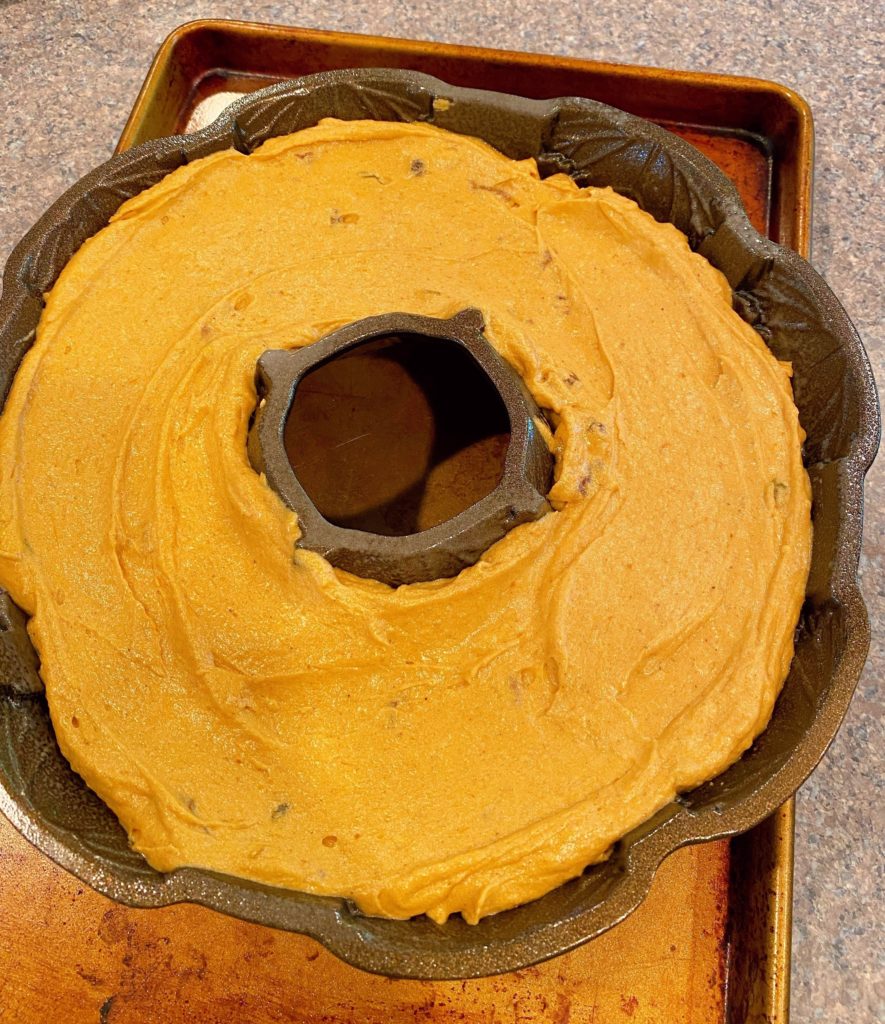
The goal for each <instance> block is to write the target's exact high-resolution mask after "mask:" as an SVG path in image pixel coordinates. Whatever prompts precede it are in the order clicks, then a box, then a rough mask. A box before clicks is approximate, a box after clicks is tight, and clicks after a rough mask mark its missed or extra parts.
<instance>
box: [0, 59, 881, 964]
mask: <svg viewBox="0 0 885 1024" xmlns="http://www.w3.org/2000/svg"><path fill="white" fill-rule="evenodd" d="M440 100H444V101H446V102H439V101H440ZM326 116H335V117H340V118H345V119H355V118H373V119H377V120H386V121H425V122H430V123H433V124H436V125H439V126H440V127H441V128H445V129H448V130H449V131H453V132H459V133H462V134H466V135H473V136H478V137H480V138H482V139H485V140H486V141H487V142H489V143H490V144H491V145H492V146H494V147H495V148H496V149H498V150H500V151H501V152H503V153H505V154H506V155H507V156H510V157H513V158H517V159H522V158H525V157H535V158H536V159H537V161H538V165H539V167H540V171H541V174H542V175H549V174H552V173H555V172H562V171H564V172H566V173H568V174H570V175H572V177H573V178H574V179H575V180H576V181H577V182H578V183H579V184H580V185H591V184H592V185H611V186H612V187H613V188H615V189H616V190H617V191H619V192H621V193H623V194H625V195H627V196H630V197H631V198H633V199H635V200H636V201H637V202H638V203H639V205H640V206H642V207H643V208H644V209H645V210H647V211H649V212H650V213H651V214H653V215H654V216H655V217H656V218H658V219H659V220H662V221H671V222H672V223H673V224H675V225H676V226H677V227H678V228H680V229H681V230H682V231H684V232H685V233H686V234H687V235H688V238H689V240H690V242H691V245H692V246H693V248H695V249H696V250H697V251H698V252H700V253H702V254H703V255H704V256H705V257H707V259H708V260H709V261H710V262H711V263H712V264H713V265H714V266H716V267H718V268H719V269H720V270H721V271H722V272H723V273H724V274H725V275H726V277H727V278H728V280H729V282H730V284H731V287H732V289H733V292H734V301H735V307H736V308H737V310H738V311H739V313H740V315H741V316H742V317H744V319H746V320H747V321H748V322H749V323H751V324H752V325H753V327H755V328H756V329H757V330H758V331H759V332H760V334H761V335H762V336H763V337H764V338H765V340H766V342H767V343H768V344H769V346H770V347H771V349H772V350H773V351H774V353H775V354H776V355H777V356H778V358H780V359H785V360H790V361H791V362H792V364H793V368H794V378H793V384H794V391H795V398H796V403H797V405H798V407H799V413H800V417H801V421H802V424H803V426H804V428H805V430H806V431H807V435H808V436H807V440H806V442H805V463H806V466H807V467H808V472H809V474H810V476H811V481H812V486H813V493H814V504H813V516H814V549H813V556H812V566H811V575H810V577H809V580H808V588H807V595H806V600H805V604H804V607H803V609H802V614H801V619H800V622H799V624H798V627H797V630H796V653H795V657H794V660H793V664H792V668H791V670H790V674H789V677H788V679H787V681H786V684H785V686H784V688H783V692H782V693H781V695H780V698H779V700H778V702H777V705H776V707H775V710H774V715H773V717H772V719H771V724H770V725H769V727H768V729H767V730H766V731H765V732H764V733H763V734H762V736H760V737H759V739H758V740H757V741H756V742H755V743H754V744H753V746H752V748H751V749H750V750H749V751H747V753H746V754H745V755H744V756H743V757H742V758H741V759H740V761H738V762H737V763H736V764H735V765H733V766H732V767H731V768H729V769H728V770H727V771H726V772H723V773H722V774H721V775H720V776H718V777H717V778H715V779H713V780H712V781H711V782H708V783H707V784H705V785H703V786H700V787H699V788H697V789H695V790H693V791H692V792H690V793H685V794H683V795H682V796H680V797H679V798H678V799H677V800H676V801H674V802H673V803H671V804H669V805H668V806H666V807H665V808H663V809H662V810H661V811H660V812H659V813H658V814H657V815H655V817H654V818H653V819H651V820H650V821H648V822H646V823H645V824H644V825H642V826H640V827H639V828H637V829H635V830H634V831H633V832H632V833H630V834H629V835H627V836H625V837H624V838H623V839H622V840H621V841H620V842H619V843H617V844H616V846H615V848H614V850H613V851H612V854H611V856H610V858H609V859H608V860H607V861H606V862H605V863H603V864H599V865H597V866H595V867H593V868H590V869H588V870H587V871H585V872H584V874H583V875H581V877H579V878H577V879H574V880H573V881H571V882H568V883H566V884H565V885H562V886H561V887H559V888H558V889H556V890H555V891H554V892H551V893H549V894H548V895H546V896H544V897H542V898H541V899H538V900H535V901H534V902H532V903H529V904H526V905H524V906H521V907H518V908H516V909H514V910H509V911H506V912H504V913H501V914H497V915H494V916H492V917H488V918H485V919H483V920H482V921H480V923H479V924H477V925H472V926H471V925H467V924H465V923H464V921H463V920H462V919H461V918H460V917H455V918H453V919H451V920H449V921H448V922H447V923H446V924H445V925H442V926H439V925H436V924H434V923H433V922H431V921H430V920H428V919H427V918H424V917H421V918H415V919H412V920H408V921H391V920H385V919H381V918H373V917H367V916H365V915H362V914H360V913H359V912H358V910H357V909H356V908H355V907H354V906H353V905H352V904H350V903H349V902H348V901H347V900H343V899H333V898H328V897H318V896H312V895H307V894H304V893H299V892H291V891H286V890H282V889H274V888H269V887H266V886H262V885H257V884H253V883H250V882H247V881H243V880H241V879H237V878H232V877H225V876H221V875H218V874H213V873H211V872H207V871H201V870H197V869H192V868H185V869H180V870H177V871H173V872H171V873H169V874H161V873H159V872H157V871H155V870H153V869H152V868H151V867H150V866H149V865H148V864H147V862H146V861H145V860H144V859H143V858H142V857H141V856H140V854H138V853H135V852H134V851H133V850H131V849H130V847H129V845H128V843H127V839H126V835H125V833H124V831H123V829H122V828H121V826H120V825H119V823H118V822H117V820H116V818H115V817H114V816H113V814H111V812H110V811H109V810H108V809H107V808H106V807H105V806H104V804H102V803H101V801H100V800H99V799H98V798H97V797H96V796H95V795H94V794H93V793H92V792H91V791H90V790H88V789H87V788H86V786H85V785H84V784H83V782H82V781H81V780H80V779H79V777H78V776H76V775H75V774H74V772H73V771H72V770H71V768H70V767H69V766H68V764H67V762H66V761H65V759H64V758H63V757H62V755H61V753H60V752H59V749H58V747H57V745H56V742H55V738H54V736H53V731H52V725H51V723H50V719H49V715H48V712H47V707H46V701H45V699H44V697H43V695H42V689H41V685H40V680H39V674H38V665H37V659H36V655H35V653H34V652H33V650H32V648H31V646H30V643H29V641H28V637H27V633H26V630H25V618H24V616H23V615H22V614H21V612H20V611H19V610H18V609H17V608H15V606H14V605H12V603H11V602H10V601H9V600H8V599H6V603H5V604H3V605H0V631H2V632H0V641H2V642H0V652H2V653H0V673H2V675H0V809H2V810H3V812H4V813H5V814H6V815H7V817H8V818H9V819H10V820H11V821H12V822H13V824H14V825H16V827H17V828H18V829H19V830H20V831H21V832H22V833H23V834H24V835H25V836H26V837H27V838H28V839H29V840H30V841H31V842H32V843H34V844H35V845H36V846H37V847H38V848H39V849H41V850H43V851H44V852H45V853H46V854H48V855H49V856H50V857H51V858H52V859H53V860H55V861H56V862H57V863H59V864H61V865H62V866H64V867H65V868H67V869H68V870H69V871H72V872H73V873H74V874H75V875H77V876H78V877H79V878H81V879H82V880H83V881H84V882H87V883H89V885H91V886H93V887H94V888H95V889H97V890H99V891H100V892H102V893H105V894H106V895H108V896H110V897H111V898H113V899H115V900H119V901H121V902H123V903H127V904H130V905H133V906H140V907H158V906H164V905H166V904H170V903H176V902H179V901H185V900H187V901H192V902H195V903H200V904H203V905H205V906H207V907H212V908H214V909H216V910H220V911H223V912H224V913H228V914H233V915H235V916H237V917H241V918H246V919H248V920H252V921H258V922H261V923H262V924H266V925H271V926H273V927H276V928H282V929H288V930H291V931H296V932H303V933H305V934H308V935H311V936H313V937H314V938H316V939H318V940H319V941H320V942H322V943H323V944H324V945H325V946H326V947H328V949H330V950H331V951H332V952H333V953H335V954H336V955H337V956H339V957H341V958H342V959H343V960H346V961H348V962H349V963H351V964H354V965H355V966H357V967H360V968H363V969H364V970H368V971H375V972H379V973H383V974H387V975H392V976H403V977H414V978H433V979H447V978H467V977H475V976H481V975H487V974H494V973H498V972H503V971H510V970H514V969H517V968H521V967H525V966H527V965H529V964H533V963H536V962H538V961H540V960H544V959H545V958H547V957H551V956H554V955H555V954H558V953H563V952H565V951H566V950H569V949H572V948H573V947H575V946H578V945H580V944H581V943H583V942H586V941H587V940H588V939H591V938H593V937H594V936H597V935H599V934H600V933H601V932H603V931H605V930H606V929H607V928H610V927H611V926H612V925H614V924H616V923H617V922H618V921H620V920H622V919H623V918H624V917H625V916H626V915H627V914H629V913H630V911H631V910H633V909H634V908H635V907H636V906H637V905H638V904H639V902H640V901H641V900H642V898H643V897H644V896H645V894H646V892H647V891H648V888H649V885H650V883H651V880H652V877H653V875H654V873H655V870H656V869H657V867H658V865H659V864H660V863H661V861H662V860H663V859H664V858H665V857H667V855H668V854H670V853H672V852H673V851H674V850H676V849H678V848H679V847H681V846H684V845H686V844H688V843H698V842H703V841H705V840H709V839H715V838H720V837H724V836H730V835H734V834H735V833H739V832H742V831H745V830H746V829H749V828H752V827H753V826H754V825H756V824H757V823H758V822H760V821H761V820H762V819H763V818H765V817H766V816H767V815H769V814H771V813H772V812H773V811H774V810H775V809H776V808H777V807H778V806H779V805H780V804H782V803H783V802H784V801H785V800H786V799H788V798H789V797H790V795H791V794H792V793H793V792H794V791H795V790H796V789H797V788H798V787H799V786H800V785H801V784H802V782H803V781H804V780H805V779H806V777H807V776H808V774H809V773H810V772H811V770H812V769H813V768H814V766H815V765H816V764H817V762H818V761H819V759H820V758H821V756H822V755H823V753H824V751H825V750H826V748H827V746H828V744H829V743H830V741H831V740H832V739H833V736H834V735H835V733H836V730H837V728H838V726H839V724H840V722H841V720H842V718H843V716H844V714H845V711H846V709H847V707H848V704H849V701H850V699H851V695H852V692H853V690H854V687H855V684H856V682H857V679H858V676H859V675H860V672H861V669H862V667H863V664H864V660H865V658H866V654H867V649H868V646H869V625H868V620H867V614H866V609H865V607H864V604H863V600H862V598H861V595H860V591H859V589H858V583H857V566H858V557H859V552H860V546H861V534H862V512H863V477H864V473H865V471H866V469H867V468H868V467H869V465H870V463H871V461H872V459H873V457H874V455H875V452H876V449H877V446H878V440H879V410H878V402H877V397H876V391H875V386H874V381H873V377H872V373H871V370H870V365H869V361H868V359H867V356H866V354H865V352H864V349H863V346H862V345H861V342H860V339H859V338H858V336H857V334H856V332H855V330H854V328H853V327H852V325H851V323H850V322H849V320H848V318H847V316H846V315H845V312H844V311H843V309H842V308H841V306H840V305H839V303H838V301H837V300H836V299H835V297H834V296H833V294H832V293H831V292H830V290H829V288H828V287H827V285H826V284H825V283H824V281H823V280H822V279H821V278H820V277H819V276H818V275H817V274H816V273H815V271H814V270H813V269H812V268H811V267H810V266H809V265H808V263H806V262H805V261H804V260H802V259H801V258H800V257H799V256H797V255H796V254H794V253H793V252H790V251H788V250H786V249H783V248H780V247H779V246H777V245H775V244H773V243H772V242H770V241H768V240H766V239H764V238H762V237H761V236H760V235H759V234H757V232H756V231H754V230H753V228H752V227H751V226H750V224H749V222H748V220H747V217H746V215H745V213H744V210H743V208H742V206H741V202H740V200H739V198H738V195H737V193H736V192H735V190H734V188H733V187H732V186H731V184H730V183H729V182H728V180H727V179H726V178H725V177H724V176H723V175H722V173H721V172H720V171H719V170H717V168H716V167H714V165H713V164H712V163H710V161H709V160H707V159H706V158H705V157H703V156H702V155H701V154H700V153H699V152H697V150H695V149H694V148H692V147H691V146H690V145H688V144H687V143H685V142H683V141H682V140H680V139H679V138H677V137H676V136H675V135H672V134H670V133H669V132H667V131H664V130H663V129H661V128H658V127H656V126H654V125H652V124H649V123H647V122H646V121H643V120H641V119H639V118H636V117H633V116H630V115H628V114H625V113H623V112H621V111H618V110H615V109H613V108H611V107H607V106H603V105H602V104H599V103H595V102H591V101H589V100H584V99H555V100H550V101H537V100H528V99H522V98H519V97H514V96H509V95H503V94H498V93H492V92H482V91H476V90H470V89H460V88H453V87H451V86H448V85H446V84H444V83H443V82H440V81H437V80H435V79H432V78H429V77H427V76H424V75H421V74H416V73H411V72H407V71H386V70H356V71H337V72H331V73H324V74H318V75H313V76H310V77H307V78H302V79H299V80H297V81H293V82H287V83H283V84H281V85H278V86H272V87H271V88H269V89H265V90H263V91H261V92H257V93H254V94H253V95H251V96H248V97H246V98H244V99H243V100H240V101H239V102H237V103H235V104H234V105H233V106H232V107H230V108H229V109H228V110H227V111H226V112H225V113H224V114H223V115H222V116H221V117H220V118H219V119H218V120H217V121H216V122H215V123H214V124H212V125H210V126H209V127H208V128H206V129H205V130H203V131H201V132H198V133H197V134H194V135H189V136H179V137H175V138H164V139H157V140H155V141H152V142H147V143H145V144H144V145H141V146H139V147H137V148H135V149H133V150H130V151H129V152H126V153H124V154H122V155H120V156H116V157H114V158H113V159H111V160H109V161H108V162H107V163H105V164H103V165H102V166H101V167H99V168H97V169H96V170H94V171H93V172H92V173H91V174H88V175H87V176H86V177H85V178H83V179H82V180H81V181H80V182H79V183H78V184H77V185H75V186H74V187H73V188H71V189H70V190H69V191H68V192H66V193H65V194H64V195H63V196H62V197H61V199H59V200H58V202H56V203H55V204H54V205H53V206H52V207H51V208H50V209H49V211H48V212H47V213H46V214H45V216H43V217H42V218H41V220H40V221H39V222H38V223H37V225H36V226H35V227H34V228H33V229H32V230H31V231H30V232H29V233H28V234H27V235H26V236H25V238H24V239H23V240H22V242H21V243H20V244H19V246H18V247H17V248H16V250H15V252H14V253H13V255H12V257H11V259H10V261H9V264H8V267H7V269H6V273H5V276H4V279H3V294H2V300H0V400H2V401H5V397H6V394H7V393H8V389H9V385H10V382H11V380H12V377H13V375H14V373H15V370H16V368H17V366H18V364H19V361H20V360H21V358H22V356H23V354H24V352H25V351H26V350H27V348H28V346H29V345H30V344H31V342H32V340H33V338H34V331H35V328H36V326H37V321H38V318H39V316H40V312H41V309H42V307H43V293H44V292H46V291H48V290H49V289H50V288H51V287H52V285H53V283H54V282H55V280H56V278H57V277H58V274H59V272H60V270H61V269H62V267H63V266H64V264H65V262H66V261H67V260H68V259H69V258H70V256H71V255H72V254H73V253H74V252H75V251H76V249H77V248H78V247H79V246H80V245H81V243H82V242H83V241H84V240H85V239H86V238H88V237H89V236H90V235H92V234H94V233H95V232H96V231H98V230H99V229H100V228H101V227H103V226H104V225H105V224H106V223H107V221H108V218H109V217H110V216H111V215H112V214H113V213H114V211H115V210H116V209H117V207H118V206H120V204H121V203H122V202H124V201H125V200H126V199H128V198H129V197H130V196H134V195H135V194H136V193H138V192H140V191H142V190H143V189H146V188H148V187H149V186H151V185H153V184H155V183H156V182H158V181H159V180H160V179H161V178H162V177H163V176H164V175H165V174H168V173H169V172H170V171H172V170H174V169H175V168H177V167H180V166H181V165H182V164H185V163H188V162H189V161H190V160H194V159H197V158H198V157H203V156H207V155H208V154H210V153H215V152H217V151H219V150H223V149H228V148H234V149H237V150H239V151H240V152H243V153H249V152H250V151H251V150H252V149H254V148H255V147H256V146H258V145H260V144H261V143H262V142H263V141H264V140H265V139H267V138H269V137H271V136H275V135H282V134H285V133H288V132H293V131H297V130H298V129H300V128H305V127H307V126H309V125H313V124H315V123H316V122H317V121H318V120H319V119H320V118H322V117H326Z"/></svg>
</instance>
